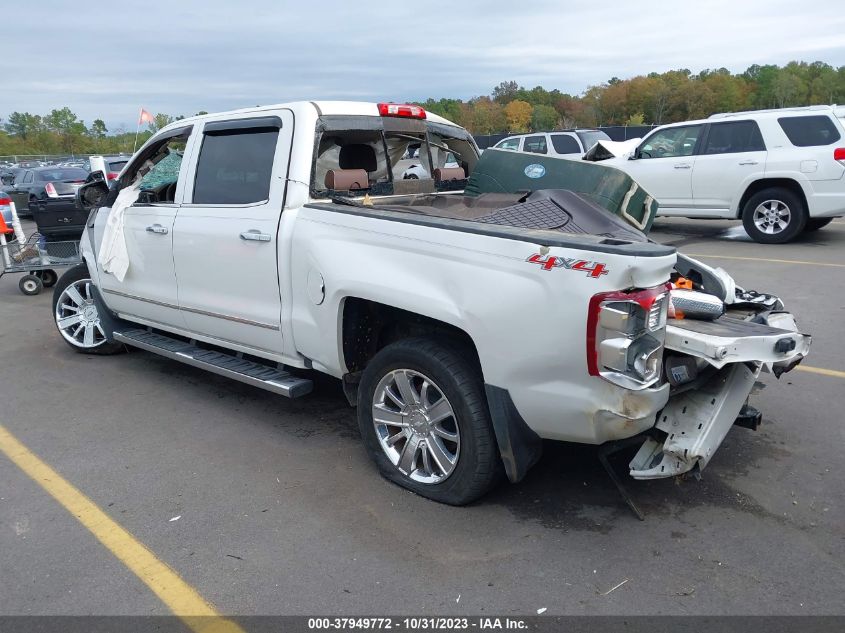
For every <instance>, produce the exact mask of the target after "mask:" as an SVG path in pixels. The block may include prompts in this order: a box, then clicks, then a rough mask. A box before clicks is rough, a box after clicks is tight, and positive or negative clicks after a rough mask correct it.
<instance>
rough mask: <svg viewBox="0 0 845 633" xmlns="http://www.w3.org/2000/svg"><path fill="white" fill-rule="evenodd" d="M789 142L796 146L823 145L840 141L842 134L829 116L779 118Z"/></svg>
mask: <svg viewBox="0 0 845 633" xmlns="http://www.w3.org/2000/svg"><path fill="white" fill-rule="evenodd" d="M778 123H779V124H780V127H781V129H782V130H783V132H784V134H786V137H787V138H788V139H789V142H790V143H792V144H793V145H795V146H796V147H821V146H824V145H830V144H832V143H835V142H836V141H838V140H839V139H840V138H842V136H841V135H840V134H839V130H838V129H837V128H836V124H835V123H834V122H833V121H832V120H831V118H830V117H829V116H826V115H823V114H819V115H813V116H789V117H780V118H779V119H778Z"/></svg>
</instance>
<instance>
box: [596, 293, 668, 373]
mask: <svg viewBox="0 0 845 633" xmlns="http://www.w3.org/2000/svg"><path fill="white" fill-rule="evenodd" d="M669 289H670V286H669V285H668V284H667V285H662V286H657V287H655V288H646V289H645V290H633V291H631V292H603V293H600V294H597V295H594V296H593V297H592V299H590V307H589V312H588V314H587V370H588V371H589V373H590V375H591V376H601V377H602V378H604V379H605V380H608V381H610V382H612V383H614V384H616V385H619V386H621V387H625V388H627V389H645V388H646V387H649V386H651V385H653V384H654V383H656V382H657V381H658V380H659V379H660V375H661V369H662V358H663V342H664V340H665V338H666V311H667V309H668V306H669Z"/></svg>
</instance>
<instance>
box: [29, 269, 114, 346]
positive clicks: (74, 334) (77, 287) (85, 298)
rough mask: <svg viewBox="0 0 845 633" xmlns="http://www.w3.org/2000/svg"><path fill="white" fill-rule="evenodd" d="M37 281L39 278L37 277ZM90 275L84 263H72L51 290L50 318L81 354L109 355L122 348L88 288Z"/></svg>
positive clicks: (90, 284)
mask: <svg viewBox="0 0 845 633" xmlns="http://www.w3.org/2000/svg"><path fill="white" fill-rule="evenodd" d="M39 281H40V280H39ZM92 284H93V282H92V281H91V276H90V274H89V273H88V267H87V266H85V264H82V265H80V266H74V267H73V268H71V269H70V270H68V271H67V272H66V273H65V274H64V275H62V276H61V278H60V279H59V280H58V282H57V283H56V287H55V289H54V290H53V320H54V322H55V324H56V327H57V328H58V330H59V334H61V336H62V339H63V340H64V342H65V343H67V344H68V345H69V346H70V348H71V349H72V350H73V351H75V352H79V353H80V354H98V355H108V354H117V353H120V352H122V351H125V349H126V348H125V347H124V346H123V344H122V343H117V342H114V341H109V340H108V337H107V336H106V332H105V330H104V329H103V326H102V324H101V323H100V314H99V309H98V307H97V304H96V303H95V302H94V295H93V294H92V291H91V286H92Z"/></svg>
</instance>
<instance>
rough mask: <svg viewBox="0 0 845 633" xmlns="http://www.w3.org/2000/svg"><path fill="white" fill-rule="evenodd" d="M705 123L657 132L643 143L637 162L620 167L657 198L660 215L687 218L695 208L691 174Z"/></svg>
mask: <svg viewBox="0 0 845 633" xmlns="http://www.w3.org/2000/svg"><path fill="white" fill-rule="evenodd" d="M703 127H704V126H703V125H702V124H697V125H682V126H675V127H668V128H663V129H662V130H657V131H656V132H654V133H653V134H651V135H650V136H648V137H646V139H645V140H644V141H643V142H642V143H641V144H640V146H639V147H638V148H637V151H636V154H635V156H636V158H635V159H634V160H628V161H625V162H624V164H619V167H620V168H622V169H624V170H625V171H626V172H628V173H629V174H630V175H631V177H632V178H633V179H634V180H636V181H637V182H638V183H639V184H641V185H642V186H643V188H644V189H645V190H646V191H648V192H649V193H650V194H651V195H653V196H654V197H655V199H656V200H657V201H658V203H659V205H660V208H659V210H658V215H688V214H689V213H690V210H691V209H692V206H693V204H692V171H693V166H694V165H695V151H696V149H697V147H698V144H699V140H700V136H701V132H702V129H703Z"/></svg>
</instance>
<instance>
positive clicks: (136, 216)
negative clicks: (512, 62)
mask: <svg viewBox="0 0 845 633" xmlns="http://www.w3.org/2000/svg"><path fill="white" fill-rule="evenodd" d="M322 114H341V115H350V116H367V117H375V116H378V109H377V108H376V106H375V105H374V104H361V103H347V102H315V103H295V104H283V105H280V106H270V107H264V108H256V109H249V110H242V111H237V112H230V113H222V114H218V115H209V116H203V117H194V118H191V119H185V120H182V121H179V122H177V123H174V124H173V125H171V126H169V127H168V128H165V130H164V131H163V133H166V131H167V130H172V129H182V128H184V127H185V126H188V125H192V126H193V130H192V133H191V137H190V140H189V141H188V143H187V146H186V149H185V153H184V158H183V160H182V164H181V168H180V177H179V184H178V187H177V189H176V192H175V200H174V201H173V202H172V203H168V204H148V205H136V206H133V207H132V208H130V209H129V210H128V211H127V212H126V232H125V235H126V239H127V247H128V250H129V257H130V261H131V266H130V268H129V271H128V273H127V276H126V278H125V279H124V281H123V283H120V282H117V281H116V280H115V278H114V277H113V276H112V275H110V274H107V273H104V272H103V271H102V270H101V269H100V268H98V267H97V265H96V264H95V262H96V256H95V253H96V249H97V245H98V244H99V241H100V240H101V239H102V235H103V226H104V224H105V222H106V220H107V216H108V211H109V210H108V209H107V208H102V209H101V210H100V211H99V212H98V213H96V215H95V221H94V222H93V223H91V222H89V226H88V229H87V231H86V234H85V236H84V237H83V240H82V250H83V256H84V258H85V261H86V263H87V264H88V268H89V271H90V274H91V276H92V279H93V280H94V283H95V285H96V286H97V287H98V288H99V289H100V290H101V292H102V295H103V300H104V302H105V304H106V305H107V307H108V308H109V309H110V310H112V311H113V312H114V313H116V316H117V317H119V318H121V319H125V320H127V321H129V322H132V323H136V324H141V325H144V326H150V327H153V328H156V329H159V330H163V331H165V332H170V333H174V334H178V335H182V336H184V337H186V338H189V339H191V340H197V341H203V342H206V343H211V344H214V345H217V346H220V347H223V348H226V349H228V350H232V351H235V352H244V353H248V354H252V355H255V356H258V357H261V358H264V359H267V360H269V361H273V362H277V363H284V364H285V365H288V366H291V367H299V368H312V369H316V370H318V371H322V372H324V373H327V374H329V375H331V376H334V377H337V378H341V377H344V376H346V375H347V374H348V373H349V372H350V368H349V367H348V366H347V363H346V359H345V358H344V340H343V336H344V322H343V319H344V306H345V305H346V302H347V301H350V300H351V299H360V300H365V301H370V302H374V303H377V304H382V305H384V306H389V307H391V308H395V309H399V310H404V311H407V312H409V313H412V314H414V315H420V316H422V317H427V318H429V319H433V320H436V321H438V322H441V323H444V324H448V325H450V326H453V327H454V328H457V329H458V330H460V331H461V332H463V333H465V334H466V335H467V336H468V337H469V339H471V341H472V343H473V344H474V346H475V348H476V350H477V352H478V357H479V361H480V366H481V371H482V373H483V381H484V383H485V385H489V386H493V387H496V388H500V389H502V390H506V391H507V393H508V394H509V395H510V398H511V399H512V401H513V404H514V405H515V407H516V409H517V410H518V414H519V416H520V417H521V418H522V419H523V420H524V422H525V424H527V426H528V427H529V428H530V429H531V431H533V432H534V433H536V434H537V435H538V436H539V437H542V438H548V439H555V440H566V441H574V442H581V443H588V444H601V443H604V442H607V441H610V440H616V439H623V438H627V437H631V436H633V435H636V434H638V433H641V432H644V431H647V430H649V429H651V428H653V427H654V426H655V424H656V416H657V413H658V412H659V411H660V410H661V409H663V408H664V407H665V406H666V405H667V402H670V386H669V384H668V383H667V382H665V380H660V381H658V382H656V383H655V384H654V385H653V386H650V387H646V388H643V389H639V390H631V389H627V388H624V387H622V386H619V385H617V384H614V383H612V382H610V381H608V380H605V379H603V378H602V377H600V376H596V375H590V373H589V371H588V362H587V347H586V341H587V334H588V333H587V327H588V326H587V315H588V305H589V304H590V300H591V298H592V297H594V296H595V295H596V294H598V293H605V292H618V291H625V290H628V289H646V288H655V287H660V286H662V285H665V284H666V282H667V281H668V280H669V278H670V275H671V274H672V272H673V269H674V267H675V264H676V255H675V253H674V252H673V251H672V250H670V249H666V248H664V247H659V246H656V245H652V244H648V243H643V244H642V248H639V249H627V250H626V249H625V248H622V247H620V246H618V245H606V244H602V243H601V242H602V240H601V239H600V238H598V237H596V236H590V235H583V236H581V235H579V236H575V235H572V236H567V239H566V240H564V241H560V240H558V241H555V239H553V238H556V236H557V238H559V237H560V235H561V234H560V233H554V232H551V231H534V232H533V233H531V234H530V237H526V235H525V234H522V235H520V234H514V235H512V236H508V235H504V236H503V235H492V234H489V233H485V232H484V231H481V230H473V229H472V227H471V225H472V224H473V223H470V222H460V221H454V222H452V224H451V225H449V224H444V223H441V224H440V225H436V224H431V223H426V222H422V221H418V220H416V219H415V218H414V216H413V214H407V213H401V212H398V211H388V210H385V211H380V210H378V209H377V208H376V210H374V211H371V210H369V209H367V208H366V207H363V208H358V207H355V206H345V205H342V204H330V203H328V202H327V201H326V200H314V199H312V198H311V194H310V183H311V179H312V162H313V156H312V155H313V153H314V148H315V126H316V125H317V121H318V117H319V116H320V115H322ZM259 116H261V117H266V116H275V117H279V119H281V122H282V123H281V127H280V129H279V137H278V144H277V146H276V151H275V159H274V166H273V172H272V179H271V183H270V189H269V196H268V198H267V200H264V201H261V202H259V203H255V204H249V205H214V204H195V203H194V202H193V197H192V193H193V192H192V188H193V183H194V182H195V176H196V165H197V157H198V155H199V154H200V145H201V140H202V137H203V129H204V126H205V125H207V124H209V123H213V122H217V121H231V120H237V119H240V118H250V117H259ZM429 120H433V121H436V122H437V123H440V124H442V125H452V124H451V123H449V122H448V121H446V120H444V119H441V118H440V117H435V116H434V115H429ZM458 129H459V128H458ZM155 139H156V137H154V138H153V139H151V141H149V142H148V144H147V145H145V147H147V146H149V144H150V143H154V142H155ZM143 151H144V148H142V149H141V150H140V152H143ZM680 160H683V159H680ZM643 162H645V161H643ZM131 165H132V163H130V165H128V166H127V169H129V168H130V167H131ZM673 172H677V174H678V177H679V180H678V182H677V183H676V184H675V185H673V186H676V187H677V189H678V195H679V196H680V195H681V193H682V190H683V189H684V188H687V189H689V188H690V187H692V184H691V174H692V173H693V172H692V169H678V170H673ZM124 173H127V172H126V171H124ZM376 202H378V200H376ZM148 227H159V228H160V229H165V230H156V231H154V232H151V231H149V230H148ZM244 235H246V236H247V237H244ZM250 236H260V239H252V238H251V237H250ZM570 237H571V239H569V238H570ZM265 238H266V239H265ZM550 244H551V245H550ZM556 244H557V245H556ZM560 244H564V245H560ZM538 254H539V255H542V256H545V257H557V258H566V259H570V260H586V261H587V262H589V263H591V264H596V263H601V264H602V265H603V268H604V271H605V273H604V274H600V275H597V276H592V275H589V274H587V273H586V272H584V271H583V270H575V269H569V268H568V267H567V268H562V267H561V268H548V269H546V268H545V267H543V266H538V265H537V264H536V262H531V261H528V259H529V258H530V257H531V256H536V255H538ZM787 321H788V319H787ZM791 327H792V329H794V322H792V323H791ZM775 338H777V337H775ZM794 339H795V343H796V345H795V348H794V350H793V351H792V352H791V353H787V354H781V355H779V356H777V357H773V356H772V354H771V353H770V349H771V347H772V345H773V338H772V337H769V338H765V337H764V338H763V339H759V338H758V339H754V340H751V339H743V337H736V338H735V339H734V340H730V341H726V340H725V339H724V338H719V337H713V336H710V335H708V334H706V333H701V332H696V331H694V330H690V329H684V326H683V324H678V323H675V324H670V325H669V326H668V327H667V329H666V348H667V349H673V350H677V351H680V352H683V353H685V354H689V355H692V356H696V357H698V358H703V359H705V360H706V362H707V363H709V364H710V365H712V366H713V367H717V368H720V367H723V366H724V365H725V364H727V363H742V362H746V361H749V362H752V363H757V364H758V369H757V371H759V366H761V365H762V363H773V362H780V361H788V360H790V359H795V358H797V359H800V357H803V355H804V354H806V351H807V345H808V344H809V340H808V338H806V337H803V336H802V335H798V334H795V335H794ZM722 348H727V352H726V353H724V354H723V353H722ZM175 356H176V357H178V354H176V355H175ZM737 366H738V365H737ZM725 371H727V370H725ZM754 375H755V376H756V373H754ZM751 382H752V383H753V380H752V381H751ZM746 383H747V380H743V381H739V383H736V385H735V382H734V381H732V380H731V381H727V382H724V385H727V386H726V387H725V389H727V391H728V392H729V393H727V394H726V395H725V398H727V399H728V400H729V406H727V405H726V406H724V407H722V409H720V411H721V413H719V415H715V414H713V415H711V417H712V418H713V419H714V420H716V418H718V420H716V421H714V422H713V424H712V425H708V426H707V428H705V430H704V431H702V432H701V433H696V432H690V434H689V435H690V436H692V437H693V438H696V437H698V438H699V439H700V442H699V445H696V450H697V451H698V452H697V453H696V454H697V455H698V456H699V458H700V459H699V460H693V461H690V460H687V461H686V462H684V464H685V466H686V470H689V469H690V468H692V467H693V465H694V464H695V463H697V462H698V461H703V463H706V460H708V459H709V455H710V454H711V453H712V451H713V450H715V447H717V446H718V444H719V442H721V439H722V437H724V433H726V432H727V429H728V428H729V426H730V425H729V424H728V422H727V421H726V420H727V418H728V417H730V415H731V411H732V410H733V409H734V408H736V403H737V402H739V403H740V406H741V403H742V402H744V401H745V398H746V397H747V395H748V391H747V390H746V387H748V385H747V384H746ZM749 389H750V387H749ZM690 397H692V396H690ZM679 415H680V414H679ZM702 415H705V414H702ZM732 415H733V417H734V418H735V417H736V414H735V412H734V413H733V414H732ZM732 420H733V418H731V422H732ZM711 426H712V427H713V428H714V429H715V430H710V428H711ZM658 428H660V427H658ZM699 448H700V449H701V450H699ZM661 450H662V451H663V452H664V454H665V455H670V456H671V455H674V454H675V453H676V452H677V450H680V448H679V447H678V446H676V445H675V444H672V443H671V442H670V443H668V444H666V445H665V446H664V447H662V448H661V446H659V445H655V446H650V448H649V451H650V453H649V459H648V460H646V459H645V458H644V457H643V458H642V459H641V461H642V462H643V464H645V465H646V466H649V467H651V465H652V462H653V461H654V460H655V459H658V457H659V456H658V453H659V452H660V451H661ZM666 459H669V458H668V457H667V458H666ZM646 462H647V464H646ZM703 463H702V464H701V465H703ZM643 467H644V468H645V466H643ZM673 472H683V468H682V466H676V467H675V468H674V470H673ZM643 476H645V475H643ZM664 476H665V475H664Z"/></svg>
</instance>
